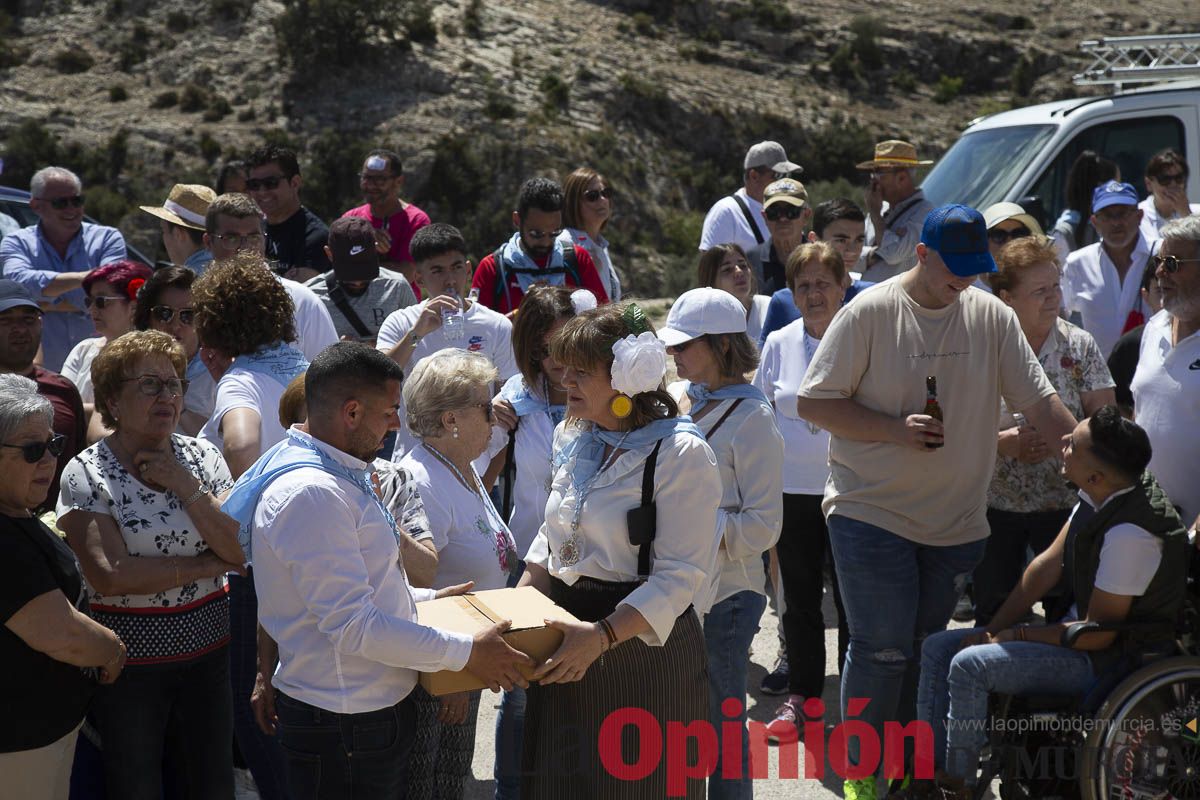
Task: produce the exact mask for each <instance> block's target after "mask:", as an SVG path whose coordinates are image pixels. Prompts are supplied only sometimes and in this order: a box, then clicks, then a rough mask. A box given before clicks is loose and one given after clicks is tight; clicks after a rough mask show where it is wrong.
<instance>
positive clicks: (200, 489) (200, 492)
mask: <svg viewBox="0 0 1200 800" xmlns="http://www.w3.org/2000/svg"><path fill="white" fill-rule="evenodd" d="M211 491H212V489H211V487H209V485H208V484H207V483H205V482H204V481H200V485H199V486H197V487H196V491H194V492H192V494H191V495H190V496H189V497H188V499H186V500H184V501H183V507H184V508H187V507H188V506H190V505H191V504H192V503H194V502H196V501H197V500H199V499H200V498H201V497H204V495H206V494H208V493H209V492H211Z"/></svg>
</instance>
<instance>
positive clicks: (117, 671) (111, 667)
mask: <svg viewBox="0 0 1200 800" xmlns="http://www.w3.org/2000/svg"><path fill="white" fill-rule="evenodd" d="M128 657H129V651H128V650H126V649H125V643H124V642H122V641H121V640H120V639H118V640H117V654H116V655H115V656H114V657H113V659H112V661H109V662H108V663H107V664H101V665H100V669H99V670H98V671H97V675H98V677H99V680H100V683H102V684H104V685H105V686H107V685H108V684H110V683H116V681H117V678H119V677H121V671H122V670H124V669H125V660H126V659H127V658H128Z"/></svg>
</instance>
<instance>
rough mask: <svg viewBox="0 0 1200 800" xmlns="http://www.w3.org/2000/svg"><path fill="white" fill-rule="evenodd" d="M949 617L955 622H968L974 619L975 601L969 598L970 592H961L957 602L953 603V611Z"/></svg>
mask: <svg viewBox="0 0 1200 800" xmlns="http://www.w3.org/2000/svg"><path fill="white" fill-rule="evenodd" d="M951 619H953V620H954V621H955V622H970V621H971V620H973V619H975V601H973V600H972V599H971V593H970V592H963V593H962V596H960V597H959V598H958V602H957V603H955V604H954V613H953V614H952V615H951Z"/></svg>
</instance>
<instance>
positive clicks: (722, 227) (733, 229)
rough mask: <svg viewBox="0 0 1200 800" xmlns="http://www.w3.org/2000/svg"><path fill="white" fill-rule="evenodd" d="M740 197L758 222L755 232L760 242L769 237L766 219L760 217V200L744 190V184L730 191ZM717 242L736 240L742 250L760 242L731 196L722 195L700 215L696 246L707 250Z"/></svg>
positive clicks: (726, 242)
mask: <svg viewBox="0 0 1200 800" xmlns="http://www.w3.org/2000/svg"><path fill="white" fill-rule="evenodd" d="M734 194H735V195H737V196H738V197H740V198H742V202H744V203H745V204H746V207H747V208H749V209H750V215H751V216H753V217H754V223H755V224H756V225H758V232H759V235H761V236H762V240H763V241H764V242H766V241H768V240H770V238H771V232H770V231H769V230H768V229H767V221H766V219H764V218H763V207H762V203H761V202H759V201H758V200H755V199H754V198H753V197H751V196H750V195H748V194H746V189H745V187H743V188H741V189H738V190H737V191H736V192H734ZM719 244H736V245H739V246H740V247H741V248H742V249H743V250H749V249H751V248H753V247H758V245H759V244H760V242H759V241H758V239H756V238H755V237H754V231H753V230H751V229H750V223H749V222H747V221H746V215H745V214H743V213H742V209H741V207H740V206H738V204H737V201H736V200H734V199H733V197H732V196H729V197H722V198H721V199H720V200H718V201H717V202H716V203H714V204H713V207H712V208H710V209H709V210H708V214H707V215H705V217H704V227H703V228H702V229H701V231H700V250H701V251H702V252H703V251H704V250H708V249H709V248H710V247H715V246H716V245H719Z"/></svg>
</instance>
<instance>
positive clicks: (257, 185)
mask: <svg viewBox="0 0 1200 800" xmlns="http://www.w3.org/2000/svg"><path fill="white" fill-rule="evenodd" d="M283 180H287V178H285V177H284V176H283V175H268V176H267V177H265V178H247V179H246V188H247V189H249V190H250V191H252V192H258V191H261V190H263V189H266V190H267V191H271V190H272V189H276V188H278V186H279V182H280V181H283Z"/></svg>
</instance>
